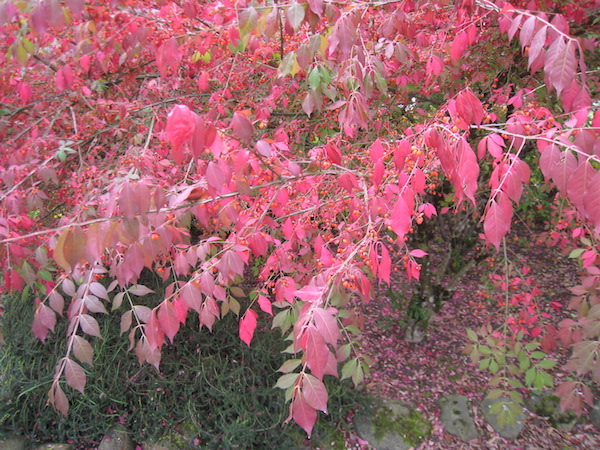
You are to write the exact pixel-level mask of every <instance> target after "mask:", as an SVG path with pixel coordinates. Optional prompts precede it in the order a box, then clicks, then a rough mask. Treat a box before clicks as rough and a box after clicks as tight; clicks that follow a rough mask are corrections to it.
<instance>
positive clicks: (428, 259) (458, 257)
mask: <svg viewBox="0 0 600 450" xmlns="http://www.w3.org/2000/svg"><path fill="white" fill-rule="evenodd" d="M477 217H478V216H477V214H476V211H475V210H473V209H471V208H465V210H464V211H461V212H459V213H456V214H443V215H440V216H438V217H435V218H433V219H432V220H429V221H426V222H424V223H423V224H422V225H420V226H419V227H418V228H417V233H416V234H415V239H414V242H413V244H414V246H415V247H416V248H420V249H422V250H424V251H426V252H427V253H428V254H427V255H426V256H425V257H423V258H422V259H421V276H420V279H419V283H418V284H417V286H416V287H415V289H414V290H413V295H412V298H411V300H410V303H409V305H408V309H407V311H406V323H407V327H406V336H405V339H406V341H408V342H421V341H422V340H423V339H424V338H425V336H426V333H427V329H428V327H429V322H430V320H431V318H432V317H433V316H434V315H435V314H436V313H438V312H439V311H440V310H441V309H442V307H443V305H444V303H445V302H446V301H447V300H449V299H451V298H452V296H453V295H454V291H455V289H456V287H457V286H458V284H459V283H460V282H461V281H462V279H463V278H464V277H465V275H466V274H467V273H468V272H469V270H471V268H473V267H474V266H475V265H476V264H477V263H478V262H479V261H481V260H482V259H483V258H484V257H485V253H484V252H483V251H481V249H479V248H477V244H478V238H477V234H478V227H479V221H478V220H477ZM434 251H435V254H432V253H433V252H434Z"/></svg>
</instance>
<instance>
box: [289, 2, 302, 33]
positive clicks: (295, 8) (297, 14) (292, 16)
mask: <svg viewBox="0 0 600 450" xmlns="http://www.w3.org/2000/svg"><path fill="white" fill-rule="evenodd" d="M286 13H287V14H286V15H287V19H288V22H289V24H290V25H291V26H292V28H293V29H294V31H298V28H300V25H301V24H302V21H303V20H304V14H305V13H304V7H303V6H302V5H301V4H299V3H296V2H294V3H293V4H292V5H291V6H290V7H289V8H288V9H287V11H286Z"/></svg>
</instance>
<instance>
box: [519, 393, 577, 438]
mask: <svg viewBox="0 0 600 450" xmlns="http://www.w3.org/2000/svg"><path fill="white" fill-rule="evenodd" d="M525 406H526V407H527V409H529V411H531V412H532V413H534V414H536V415H538V416H540V417H547V418H548V422H549V423H550V425H552V426H553V427H554V428H557V429H559V430H563V431H571V430H572V429H573V427H574V426H575V424H576V423H577V416H576V415H575V413H574V412H573V411H564V412H563V410H562V409H561V407H560V397H558V396H556V395H553V394H545V395H543V394H535V393H534V394H532V395H531V396H530V397H529V398H528V399H526V400H525Z"/></svg>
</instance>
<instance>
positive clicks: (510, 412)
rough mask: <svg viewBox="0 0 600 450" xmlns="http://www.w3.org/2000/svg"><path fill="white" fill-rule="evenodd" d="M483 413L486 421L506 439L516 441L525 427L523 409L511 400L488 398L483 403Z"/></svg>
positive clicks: (506, 398)
mask: <svg viewBox="0 0 600 450" xmlns="http://www.w3.org/2000/svg"><path fill="white" fill-rule="evenodd" d="M481 411H482V412H483V417H484V418H485V421H486V422H487V423H489V424H490V425H491V426H492V428H493V429H494V430H495V431H496V432H497V433H498V434H499V435H500V436H502V437H503V438H505V439H516V438H517V436H519V434H520V433H521V431H522V430H523V427H524V426H525V414H524V413H523V408H522V407H521V405H520V404H518V403H517V402H515V401H514V400H513V399H511V398H508V397H500V398H496V399H493V400H492V399H489V398H486V399H484V400H483V402H481Z"/></svg>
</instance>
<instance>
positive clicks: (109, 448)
mask: <svg viewBox="0 0 600 450" xmlns="http://www.w3.org/2000/svg"><path fill="white" fill-rule="evenodd" d="M98 450H135V443H134V442H133V440H132V439H131V435H130V434H129V432H127V430H124V429H123V428H115V429H112V430H110V431H109V432H108V433H106V435H105V436H104V437H103V438H102V441H100V445H99V446H98Z"/></svg>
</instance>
